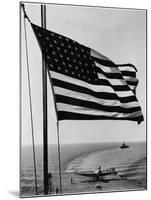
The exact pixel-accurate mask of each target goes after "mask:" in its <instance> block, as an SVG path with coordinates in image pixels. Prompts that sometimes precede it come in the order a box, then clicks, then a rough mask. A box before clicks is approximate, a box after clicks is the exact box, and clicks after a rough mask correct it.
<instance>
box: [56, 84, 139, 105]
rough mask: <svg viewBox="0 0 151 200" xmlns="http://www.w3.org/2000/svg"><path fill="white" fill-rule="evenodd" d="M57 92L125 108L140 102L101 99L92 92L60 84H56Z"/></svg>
mask: <svg viewBox="0 0 151 200" xmlns="http://www.w3.org/2000/svg"><path fill="white" fill-rule="evenodd" d="M54 90H55V94H58V95H60V94H61V95H63V96H67V97H72V98H77V99H80V100H87V101H94V102H96V103H99V104H101V105H105V106H122V107H123V108H131V107H138V103H137V102H136V101H134V102H130V103H121V102H120V101H119V100H108V99H101V98H96V97H94V96H91V95H90V94H85V93H81V92H76V91H74V90H71V88H69V89H66V88H62V87H59V86H54Z"/></svg>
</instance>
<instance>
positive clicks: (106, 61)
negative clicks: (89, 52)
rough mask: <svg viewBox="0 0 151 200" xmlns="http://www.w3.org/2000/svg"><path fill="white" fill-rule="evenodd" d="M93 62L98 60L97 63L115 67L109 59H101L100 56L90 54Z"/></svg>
mask: <svg viewBox="0 0 151 200" xmlns="http://www.w3.org/2000/svg"><path fill="white" fill-rule="evenodd" d="M91 57H92V58H93V60H94V61H95V62H98V63H99V64H101V65H103V66H104V67H116V65H115V64H114V63H113V62H112V61H110V60H102V59H100V58H96V57H94V56H91Z"/></svg>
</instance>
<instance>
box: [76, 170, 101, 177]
mask: <svg viewBox="0 0 151 200" xmlns="http://www.w3.org/2000/svg"><path fill="white" fill-rule="evenodd" d="M75 174H78V175H81V176H86V177H97V176H98V174H97V173H95V172H94V171H83V172H82V171H80V172H75Z"/></svg>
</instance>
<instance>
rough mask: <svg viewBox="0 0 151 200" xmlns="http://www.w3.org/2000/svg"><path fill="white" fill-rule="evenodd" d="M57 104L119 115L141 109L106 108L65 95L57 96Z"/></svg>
mask: <svg viewBox="0 0 151 200" xmlns="http://www.w3.org/2000/svg"><path fill="white" fill-rule="evenodd" d="M56 102H57V103H58V102H60V103H66V102H68V104H70V105H76V106H80V107H81V106H82V107H84V108H90V109H92V110H100V111H105V112H117V113H119V114H120V113H122V114H123V113H124V114H125V113H131V114H132V113H133V112H137V111H139V110H140V107H131V108H123V107H121V106H111V105H110V106H106V105H102V104H99V103H96V102H94V101H87V100H81V99H78V98H73V97H69V96H64V95H58V94H56Z"/></svg>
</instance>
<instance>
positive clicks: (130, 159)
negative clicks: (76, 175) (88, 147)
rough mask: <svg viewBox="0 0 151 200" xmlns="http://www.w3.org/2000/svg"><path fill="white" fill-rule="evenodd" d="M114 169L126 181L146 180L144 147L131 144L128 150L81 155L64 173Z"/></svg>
mask: <svg viewBox="0 0 151 200" xmlns="http://www.w3.org/2000/svg"><path fill="white" fill-rule="evenodd" d="M99 166H101V167H102V169H107V168H110V167H115V168H116V170H117V172H118V175H120V176H124V177H126V178H128V179H132V180H133V179H135V180H136V179H142V178H144V179H145V178H146V147H145V145H143V144H139V145H138V144H137V145H136V144H131V145H130V148H128V149H120V148H119V147H117V148H113V149H110V150H104V151H96V152H92V153H89V154H87V155H83V156H82V155H81V156H79V157H77V158H74V159H73V160H71V161H70V162H69V163H68V165H67V168H66V172H72V171H89V170H92V171H94V170H96V169H97V168H98V167H99Z"/></svg>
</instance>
